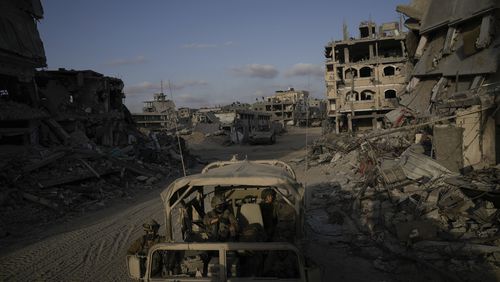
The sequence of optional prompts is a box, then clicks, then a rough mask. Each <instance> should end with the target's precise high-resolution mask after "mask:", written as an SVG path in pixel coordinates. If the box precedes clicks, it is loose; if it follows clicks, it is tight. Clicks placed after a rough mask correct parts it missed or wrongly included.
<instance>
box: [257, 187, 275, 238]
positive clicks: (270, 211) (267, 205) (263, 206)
mask: <svg viewBox="0 0 500 282" xmlns="http://www.w3.org/2000/svg"><path fill="white" fill-rule="evenodd" d="M260 197H261V198H262V201H261V202H260V204H259V205H260V211H261V213H262V221H263V223H264V230H265V231H266V237H267V241H272V240H273V238H274V233H275V229H276V225H277V224H278V213H277V210H278V209H277V207H276V204H275V202H276V191H274V190H273V189H272V188H267V189H264V190H263V191H262V193H261V194H260Z"/></svg>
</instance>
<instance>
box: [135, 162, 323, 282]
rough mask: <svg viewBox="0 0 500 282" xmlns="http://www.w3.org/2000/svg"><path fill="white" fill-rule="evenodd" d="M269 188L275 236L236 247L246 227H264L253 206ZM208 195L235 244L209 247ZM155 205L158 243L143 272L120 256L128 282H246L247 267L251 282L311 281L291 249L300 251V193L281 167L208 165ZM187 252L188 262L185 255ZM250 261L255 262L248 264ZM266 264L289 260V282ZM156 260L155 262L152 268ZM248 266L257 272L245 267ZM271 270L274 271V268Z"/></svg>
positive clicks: (272, 164) (171, 187) (288, 170)
mask: <svg viewBox="0 0 500 282" xmlns="http://www.w3.org/2000/svg"><path fill="white" fill-rule="evenodd" d="M269 189H272V190H273V191H275V192H276V199H275V202H274V205H275V208H276V217H277V222H276V225H275V226H274V228H275V232H274V234H275V236H273V238H267V239H266V240H265V241H266V242H263V241H264V240H259V239H257V238H260V237H258V236H256V237H255V240H254V241H252V240H248V238H245V240H243V239H242V238H243V234H242V233H243V232H245V230H248V227H251V226H261V227H264V221H265V218H264V216H266V215H265V214H263V213H262V211H261V206H260V205H259V204H260V202H261V201H262V200H261V198H262V197H261V194H262V192H263V191H264V190H268V191H269ZM216 194H217V195H223V198H224V199H225V201H226V204H227V207H228V208H229V209H230V210H231V212H232V213H233V214H234V217H235V218H236V219H237V221H238V224H239V230H240V234H239V235H240V236H241V237H240V238H241V241H244V242H241V241H240V242H238V240H239V238H236V239H235V242H210V239H209V234H208V231H207V227H206V226H204V223H203V222H204V221H203V218H204V217H205V214H207V213H208V212H209V211H210V210H211V208H212V207H211V205H210V202H211V199H212V198H213V197H214V195H216ZM161 199H162V202H163V205H164V214H165V238H166V243H164V244H163V243H162V244H157V245H155V246H154V247H153V248H151V249H150V250H149V253H148V255H147V257H146V261H147V265H146V267H145V268H144V267H143V269H146V271H145V273H140V271H139V268H138V264H139V261H140V260H139V258H137V257H136V256H128V257H127V265H128V269H129V275H130V277H132V278H135V279H144V280H146V281H156V279H157V278H158V279H175V281H191V280H192V279H194V278H197V277H198V278H197V279H201V280H202V281H203V279H206V280H210V278H213V277H216V280H215V281H233V280H234V281H240V280H241V279H243V278H242V277H247V276H245V275H250V276H251V274H249V272H251V270H249V268H251V269H252V267H255V269H256V270H255V273H254V274H253V276H255V275H261V276H262V277H260V278H259V280H263V281H266V280H267V279H269V280H272V281H276V280H279V279H286V280H287V281H319V280H317V279H318V278H317V277H318V276H319V275H318V273H319V269H317V268H312V267H309V266H307V265H306V263H305V259H304V257H303V256H302V254H301V252H300V251H299V249H297V247H296V246H299V245H301V240H302V239H303V237H304V229H303V228H304V187H303V186H302V185H301V184H300V183H298V182H297V180H296V176H295V172H294V171H293V169H292V168H291V167H290V166H289V165H288V164H286V163H284V162H282V161H278V160H257V161H249V160H236V158H234V157H233V159H232V160H230V161H219V162H214V163H211V164H209V165H207V166H206V167H205V168H204V169H203V170H202V172H201V173H200V174H195V175H190V176H186V177H182V178H179V179H177V180H176V181H174V182H173V183H171V184H170V185H169V186H168V187H167V188H166V189H165V190H164V191H163V192H162V193H161ZM177 251H179V252H177ZM176 252H177V253H176ZM191 253H192V254H193V255H187V254H191ZM217 254H218V255H217ZM252 254H255V255H256V257H257V258H258V259H250V258H249V256H251V255H252ZM186 256H187V257H186ZM193 256H194V257H193ZM289 257H291V258H292V259H289ZM272 258H275V259H276V260H277V261H288V260H291V261H293V263H291V264H294V265H295V266H293V267H294V268H296V270H297V271H296V272H293V275H292V274H290V273H288V270H287V268H286V267H283V266H282V267H281V271H277V272H272V271H271V270H270V271H264V269H265V267H264V266H269V265H268V263H270V260H271V259H272ZM143 261H144V258H143ZM157 261H162V263H161V265H160V266H158V265H157V263H156V262H157ZM251 261H254V263H257V262H258V263H259V265H258V266H252V265H251ZM173 265H175V267H174V266H173ZM193 265H194V266H193ZM213 265H218V266H217V267H218V268H217V269H216V270H213V269H212V270H211V268H210V266H213ZM276 268H277V269H280V266H279V265H278V266H276ZM195 269H197V270H195ZM174 270H175V271H174ZM138 271H139V272H138ZM214 273H216V274H217V275H216V274H214ZM285 276H286V277H285ZM313 276H315V277H316V278H314V279H313ZM248 277H249V276H248ZM181 278H182V279H181ZM190 279H191V280H190ZM311 279H312V280H311ZM197 281H198V280H197Z"/></svg>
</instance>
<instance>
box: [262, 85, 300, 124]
mask: <svg viewBox="0 0 500 282" xmlns="http://www.w3.org/2000/svg"><path fill="white" fill-rule="evenodd" d="M308 98H309V92H308V91H305V90H295V89H294V88H289V89H288V90H285V91H282V90H278V91H276V92H275V94H274V95H273V96H268V97H262V101H257V102H256V103H254V104H253V105H252V109H253V110H254V111H261V112H268V113H271V114H272V119H273V120H274V121H278V122H280V123H282V124H283V126H286V125H296V124H298V123H299V121H300V120H302V119H305V116H306V112H307V108H306V104H307V100H308Z"/></svg>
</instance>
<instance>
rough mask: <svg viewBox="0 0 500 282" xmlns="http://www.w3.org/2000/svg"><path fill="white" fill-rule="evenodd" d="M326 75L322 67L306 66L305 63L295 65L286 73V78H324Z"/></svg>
mask: <svg viewBox="0 0 500 282" xmlns="http://www.w3.org/2000/svg"><path fill="white" fill-rule="evenodd" d="M324 75H325V72H324V69H323V67H322V66H318V65H313V64H304V63H299V64H295V65H294V66H292V67H291V68H290V69H288V70H287V71H285V76H286V77H292V76H316V77H323V76H324Z"/></svg>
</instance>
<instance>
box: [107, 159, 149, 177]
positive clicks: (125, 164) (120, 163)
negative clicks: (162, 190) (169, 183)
mask: <svg viewBox="0 0 500 282" xmlns="http://www.w3.org/2000/svg"><path fill="white" fill-rule="evenodd" d="M106 159H108V160H110V161H111V162H113V163H114V164H116V165H118V166H121V167H124V168H126V169H128V170H130V171H132V172H135V173H137V174H139V175H144V176H149V177H151V176H155V175H156V172H155V171H152V170H147V169H144V168H142V167H139V166H137V165H134V164H131V163H128V162H126V161H122V160H119V159H117V158H113V157H110V156H106Z"/></svg>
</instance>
